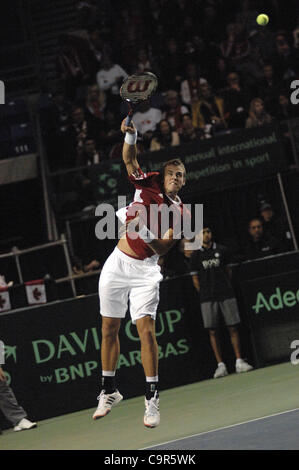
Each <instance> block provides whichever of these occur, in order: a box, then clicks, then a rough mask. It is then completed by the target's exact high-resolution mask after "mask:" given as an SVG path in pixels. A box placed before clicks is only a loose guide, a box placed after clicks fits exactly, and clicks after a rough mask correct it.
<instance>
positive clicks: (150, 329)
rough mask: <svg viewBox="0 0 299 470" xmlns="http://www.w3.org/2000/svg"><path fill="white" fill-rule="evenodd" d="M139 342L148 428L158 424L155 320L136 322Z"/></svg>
mask: <svg viewBox="0 0 299 470" xmlns="http://www.w3.org/2000/svg"><path fill="white" fill-rule="evenodd" d="M136 326H137V331H138V334H139V338H140V342H141V360H142V365H143V369H144V373H145V376H146V396H145V413H144V418H143V423H144V425H145V426H146V427H148V428H155V427H156V426H158V425H159V424H160V412H159V392H158V355H159V352H158V344H157V340H156V333H155V320H154V319H153V318H152V317H151V316H150V315H146V316H144V317H142V318H140V319H138V320H137V321H136Z"/></svg>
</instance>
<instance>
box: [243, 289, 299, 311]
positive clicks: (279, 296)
mask: <svg viewBox="0 0 299 470" xmlns="http://www.w3.org/2000/svg"><path fill="white" fill-rule="evenodd" d="M296 304H299V289H298V290H297V291H292V290H287V291H285V292H283V291H282V290H281V289H280V287H276V289H275V292H274V293H273V294H272V295H270V296H267V295H264V294H263V292H262V291H260V292H258V293H257V296H256V301H255V304H254V305H252V306H251V308H252V310H253V311H254V312H255V313H260V312H262V311H264V309H265V310H266V311H268V312H271V310H281V309H283V308H285V307H287V308H291V307H294V306H295V305H296Z"/></svg>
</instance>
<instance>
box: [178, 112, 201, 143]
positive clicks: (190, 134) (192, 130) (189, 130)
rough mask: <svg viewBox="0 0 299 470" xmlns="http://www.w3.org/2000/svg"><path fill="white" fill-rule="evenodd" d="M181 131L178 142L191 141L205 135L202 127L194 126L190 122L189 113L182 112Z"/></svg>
mask: <svg viewBox="0 0 299 470" xmlns="http://www.w3.org/2000/svg"><path fill="white" fill-rule="evenodd" d="M181 126H182V129H181V132H180V142H181V143H182V144H183V143H186V142H192V141H193V140H198V139H205V138H206V135H205V132H204V130H203V129H201V128H200V127H194V126H193V123H192V116H191V114H190V113H185V114H183V116H182V118H181Z"/></svg>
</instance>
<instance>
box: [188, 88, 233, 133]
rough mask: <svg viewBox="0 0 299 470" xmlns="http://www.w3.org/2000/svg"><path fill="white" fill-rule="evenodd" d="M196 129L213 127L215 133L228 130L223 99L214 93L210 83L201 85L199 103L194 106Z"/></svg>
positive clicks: (193, 113)
mask: <svg viewBox="0 0 299 470" xmlns="http://www.w3.org/2000/svg"><path fill="white" fill-rule="evenodd" d="M192 116H193V124H194V126H195V127H201V128H205V127H206V126H212V128H213V132H214V133H215V132H217V131H219V130H223V129H226V128H227V123H226V119H225V110H224V100H223V98H221V97H219V96H217V95H215V94H214V93H213V90H212V87H211V86H210V84H209V83H207V82H206V83H203V84H201V85H200V95H199V101H198V102H197V103H195V104H194V105H193V106H192Z"/></svg>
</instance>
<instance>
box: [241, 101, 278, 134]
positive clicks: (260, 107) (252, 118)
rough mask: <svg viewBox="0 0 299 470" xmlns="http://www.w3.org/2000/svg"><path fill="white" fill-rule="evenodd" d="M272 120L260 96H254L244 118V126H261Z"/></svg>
mask: <svg viewBox="0 0 299 470" xmlns="http://www.w3.org/2000/svg"><path fill="white" fill-rule="evenodd" d="M271 122H272V116H270V114H268V113H266V111H265V108H264V102H263V100H262V99H261V98H254V99H253V100H252V101H251V103H250V107H249V116H248V118H247V119H246V125H245V127H246V128H251V127H261V126H265V125H267V124H270V123H271Z"/></svg>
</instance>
